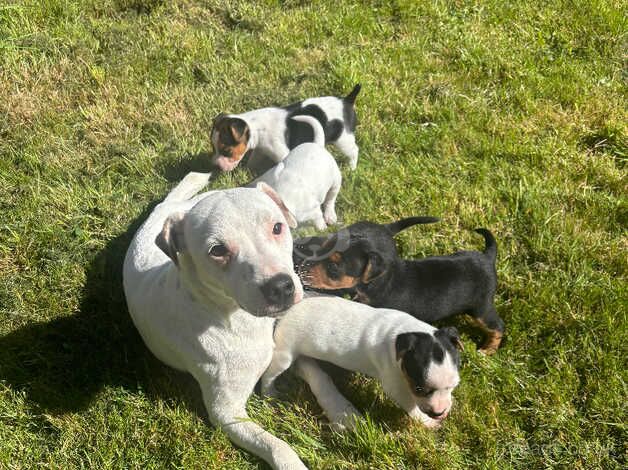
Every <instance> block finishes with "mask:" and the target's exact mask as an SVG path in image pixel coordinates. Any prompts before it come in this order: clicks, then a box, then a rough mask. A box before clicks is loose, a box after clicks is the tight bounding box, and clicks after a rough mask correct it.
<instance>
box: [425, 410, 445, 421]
mask: <svg viewBox="0 0 628 470" xmlns="http://www.w3.org/2000/svg"><path fill="white" fill-rule="evenodd" d="M446 412H447V409H444V410H443V411H440V412H437V411H431V412H429V413H428V416H429V417H430V418H433V419H445V417H447V413H446Z"/></svg>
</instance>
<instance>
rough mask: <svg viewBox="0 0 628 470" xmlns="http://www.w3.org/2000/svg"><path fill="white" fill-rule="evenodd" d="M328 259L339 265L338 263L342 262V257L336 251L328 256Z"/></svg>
mask: <svg viewBox="0 0 628 470" xmlns="http://www.w3.org/2000/svg"><path fill="white" fill-rule="evenodd" d="M329 259H330V260H331V261H333V262H334V263H340V261H342V255H341V254H340V253H338V252H337V251H336V252H334V253H332V254H331V255H330V256H329Z"/></svg>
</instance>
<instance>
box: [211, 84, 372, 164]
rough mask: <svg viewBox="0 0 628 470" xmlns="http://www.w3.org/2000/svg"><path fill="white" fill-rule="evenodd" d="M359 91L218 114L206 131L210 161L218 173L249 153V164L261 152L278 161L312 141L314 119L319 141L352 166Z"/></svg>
mask: <svg viewBox="0 0 628 470" xmlns="http://www.w3.org/2000/svg"><path fill="white" fill-rule="evenodd" d="M360 89H361V87H360V85H356V86H355V87H354V88H353V90H352V91H351V92H350V93H349V94H348V95H347V96H345V97H336V96H322V97H318V98H309V99H307V100H304V101H299V102H298V103H294V104H291V105H289V106H285V107H281V108H279V107H268V108H261V109H255V110H253V111H248V112H246V113H242V114H219V115H218V116H216V118H214V124H213V127H212V130H211V140H212V144H213V146H214V156H213V163H214V164H215V165H216V166H217V167H218V168H219V169H221V170H222V171H231V170H233V169H234V168H235V167H237V166H238V164H239V163H240V161H241V160H242V158H243V157H244V155H245V154H246V153H247V152H249V151H251V152H252V155H251V158H250V161H249V164H250V165H252V166H257V165H258V161H259V158H260V157H262V156H265V157H267V158H269V159H270V160H272V161H273V162H274V163H279V162H280V161H281V160H283V159H284V158H286V155H288V152H289V151H290V150H292V149H294V148H295V147H296V146H297V145H300V144H302V143H305V142H313V141H314V132H315V131H314V129H313V125H312V122H314V121H317V122H318V123H319V124H320V125H321V126H322V128H323V132H324V141H325V142H326V143H331V144H333V145H334V146H335V147H336V148H338V150H340V152H342V153H343V154H344V155H345V156H346V157H347V158H348V159H349V165H350V167H351V169H352V170H355V168H356V166H357V164H358V151H359V149H358V146H357V145H356V143H355V128H356V125H357V118H356V114H355V99H356V97H357V96H358V93H359V92H360Z"/></svg>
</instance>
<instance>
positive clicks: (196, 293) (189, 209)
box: [124, 173, 357, 469]
mask: <svg viewBox="0 0 628 470" xmlns="http://www.w3.org/2000/svg"><path fill="white" fill-rule="evenodd" d="M208 178H209V174H200V173H190V174H188V175H187V176H186V177H185V178H184V179H183V180H182V181H181V183H179V185H178V186H177V187H176V188H174V190H173V191H171V193H170V194H169V195H168V197H166V199H165V200H164V201H163V202H162V203H161V204H159V205H157V206H156V207H155V209H154V210H153V212H152V213H151V214H150V216H149V217H148V219H147V220H146V222H145V223H144V224H143V225H142V227H141V228H140V229H139V230H138V232H137V233H136V235H135V237H134V239H133V241H132V243H131V245H130V247H129V249H128V252H127V255H126V259H125V261H124V292H125V295H126V299H127V304H128V307H129V313H130V314H131V317H132V319H133V322H134V323H135V325H136V327H137V329H138V330H139V332H140V334H141V336H142V338H143V339H144V341H145V343H146V345H147V346H148V347H149V349H150V350H151V351H152V352H153V353H154V354H155V355H156V356H157V357H158V358H159V359H160V360H162V361H163V362H165V363H166V364H168V365H169V366H171V367H174V368H176V369H180V370H183V371H187V372H189V373H190V374H192V375H193V376H194V378H195V379H196V380H197V381H198V383H199V385H200V387H201V391H202V394H203V400H204V402H205V406H206V408H207V412H208V414H209V418H210V420H211V422H212V423H213V424H214V425H216V426H219V427H220V428H222V429H223V431H224V432H225V433H226V434H227V435H228V436H229V438H230V439H231V440H232V441H233V442H234V443H235V444H237V445H238V446H240V447H243V448H244V449H247V450H248V451H250V452H252V453H254V454H255V455H257V456H259V457H261V458H262V459H264V460H265V461H267V462H268V463H269V464H270V465H271V466H272V467H273V468H277V469H304V468H306V467H305V466H304V465H303V462H301V460H300V459H299V457H298V456H297V454H296V453H295V452H294V451H293V450H292V449H291V448H290V446H289V445H288V444H286V443H285V442H283V441H282V440H280V439H277V438H276V437H274V436H272V435H271V434H270V433H268V432H266V431H264V430H263V429H262V428H261V427H260V426H259V425H257V424H256V423H254V422H252V421H251V420H250V419H249V417H248V415H247V412H246V408H245V405H246V401H247V399H248V397H249V396H250V394H251V392H252V391H253V387H254V386H255V383H256V382H257V380H258V379H259V378H260V376H261V375H262V373H263V372H264V370H265V369H266V367H267V366H268V364H269V363H270V360H271V357H272V351H273V338H272V335H273V325H274V322H275V320H274V319H273V318H270V317H269V316H267V315H276V314H277V312H274V311H272V309H269V307H268V305H265V304H264V299H263V296H261V295H260V293H259V285H260V284H261V283H263V282H265V280H266V279H268V278H271V277H272V276H274V275H276V274H277V273H284V274H288V275H290V276H291V278H292V279H293V282H294V284H295V293H294V301H295V302H299V300H300V299H301V297H302V295H303V293H302V287H301V283H300V281H299V279H298V277H297V276H296V275H295V274H294V272H293V269H292V237H291V236H290V231H289V230H288V228H287V226H286V228H285V231H284V232H283V233H282V236H280V237H275V236H274V235H273V234H272V230H273V224H275V223H277V222H281V223H282V224H286V220H285V218H284V215H283V214H282V211H281V209H280V207H279V206H278V205H277V204H276V203H275V202H274V201H273V199H271V197H269V196H268V195H267V194H265V193H264V192H263V191H261V190H260V189H256V188H235V189H231V190H225V191H211V192H208V193H204V194H200V195H198V196H194V195H195V194H196V193H198V192H199V191H200V190H201V189H202V188H203V187H204V186H205V185H206V183H207V181H208ZM169 229H170V230H175V232H176V235H177V247H178V249H177V251H176V253H170V254H171V255H172V257H173V259H171V258H169V256H168V255H166V254H165V253H164V251H162V249H160V247H158V246H157V244H156V239H157V238H158V237H160V236H163V235H164V232H167V231H168V230H169ZM177 230H178V232H177ZM171 235H172V234H171ZM217 242H221V243H225V244H226V245H228V246H229V247H230V249H232V250H233V256H232V258H231V261H230V262H229V263H228V264H227V265H226V266H221V265H218V264H217V263H216V262H214V261H213V260H212V259H209V258H210V257H209V255H208V251H209V250H210V248H211V246H212V244H215V243H217ZM169 246H170V245H167V247H169ZM173 261H176V263H177V264H175V262H173ZM296 305H300V304H299V303H297V304H296ZM243 306H246V310H245V309H244V308H242V307H243ZM247 310H248V311H247ZM298 365H299V367H298V372H299V373H300V375H301V376H302V377H303V378H304V379H305V380H306V381H308V383H309V384H310V386H311V387H312V390H313V392H314V394H315V395H316V396H317V397H318V398H319V399H320V402H321V404H322V406H323V407H324V409H325V412H326V413H327V415H328V416H329V417H330V419H332V420H338V421H337V424H338V426H340V427H342V426H343V423H344V422H345V421H346V422H349V421H350V420H351V419H353V417H354V416H356V415H357V412H355V409H354V408H353V407H352V405H351V404H350V403H349V402H347V400H346V399H344V397H342V395H340V394H339V393H338V391H337V390H336V389H335V387H333V384H331V382H330V380H329V378H328V377H327V376H326V375H325V374H324V373H322V371H320V369H318V367H317V366H316V364H314V363H312V362H308V361H307V360H306V361H303V362H302V363H299V364H298Z"/></svg>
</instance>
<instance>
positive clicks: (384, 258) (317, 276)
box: [293, 217, 505, 354]
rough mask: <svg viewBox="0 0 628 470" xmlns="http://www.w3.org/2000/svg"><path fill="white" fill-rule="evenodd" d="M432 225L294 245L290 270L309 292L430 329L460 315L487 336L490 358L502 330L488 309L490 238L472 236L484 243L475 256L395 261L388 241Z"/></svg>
mask: <svg viewBox="0 0 628 470" xmlns="http://www.w3.org/2000/svg"><path fill="white" fill-rule="evenodd" d="M437 220H438V219H435V218H431V217H412V218H408V219H402V220H399V221H397V222H395V223H391V224H385V225H381V224H375V223H371V222H358V223H355V224H353V225H350V226H348V227H346V228H345V229H342V230H340V231H339V232H337V233H334V234H331V235H329V236H327V237H325V238H320V237H318V238H314V239H301V240H296V241H295V244H294V247H295V250H294V252H293V258H294V260H295V264H296V265H297V271H298V272H299V275H300V277H301V280H302V281H303V283H304V285H305V286H308V287H310V288H313V289H316V290H321V291H324V292H333V293H336V294H339V293H350V294H351V295H352V296H353V299H354V300H356V301H359V302H363V303H366V304H368V305H372V306H374V307H383V308H394V309H397V310H402V311H404V312H408V313H410V314H412V315H414V316H415V317H417V318H419V319H420V320H423V321H426V322H429V323H433V322H436V321H439V320H443V319H445V318H447V317H450V316H452V315H456V314H460V313H466V314H468V315H470V316H471V317H472V318H473V319H474V320H476V322H477V323H478V324H479V325H480V326H481V327H482V329H483V330H484V331H485V333H486V340H485V342H484V344H483V345H482V347H481V349H480V351H482V352H484V353H486V354H492V353H494V352H495V351H497V348H498V347H499V345H500V342H501V339H502V337H503V335H504V330H505V326H504V322H503V321H502V319H501V318H500V317H499V316H498V315H497V312H496V310H495V306H494V303H493V299H494V296H495V291H496V287H497V272H496V270H495V260H496V257H497V243H496V241H495V238H494V237H493V235H492V234H491V232H489V231H488V230H486V229H481V228H480V229H477V230H476V232H477V233H479V234H480V235H482V236H483V237H484V240H485V244H486V246H485V249H484V251H482V252H480V251H460V252H457V253H453V254H451V255H448V256H432V257H428V258H424V259H420V260H404V259H401V258H399V255H398V253H397V248H396V245H395V241H394V236H395V235H396V234H397V233H399V232H400V231H401V230H403V229H405V228H407V227H410V226H412V225H415V224H418V223H429V222H436V221H437ZM314 248H315V249H314ZM315 251H316V253H314V252H315Z"/></svg>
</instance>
